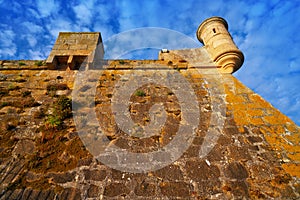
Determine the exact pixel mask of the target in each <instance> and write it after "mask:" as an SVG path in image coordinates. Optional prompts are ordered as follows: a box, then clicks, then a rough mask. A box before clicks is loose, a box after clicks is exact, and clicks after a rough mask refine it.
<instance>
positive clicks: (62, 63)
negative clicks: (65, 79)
mask: <svg viewBox="0 0 300 200" xmlns="http://www.w3.org/2000/svg"><path fill="white" fill-rule="evenodd" d="M68 58H69V56H55V61H56V69H62V70H65V69H66V68H67V67H68Z"/></svg>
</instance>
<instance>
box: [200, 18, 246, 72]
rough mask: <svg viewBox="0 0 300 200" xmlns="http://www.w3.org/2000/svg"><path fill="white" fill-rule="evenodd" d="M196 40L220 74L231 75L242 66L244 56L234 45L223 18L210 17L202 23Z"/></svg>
mask: <svg viewBox="0 0 300 200" xmlns="http://www.w3.org/2000/svg"><path fill="white" fill-rule="evenodd" d="M197 38H198V39H199V41H200V42H202V43H203V44H204V46H205V47H206V49H207V51H208V53H209V55H210V57H211V58H212V60H213V61H214V62H215V63H216V64H217V65H218V66H220V67H221V68H220V69H221V72H222V73H233V72H235V71H236V70H238V69H239V68H240V67H241V66H242V64H243V62H244V55H243V53H242V52H241V51H240V50H239V49H238V48H237V46H236V45H235V44H234V42H233V40H232V37H231V35H230V33H229V32H228V24H227V22H226V21H225V20H224V19H223V18H221V17H211V18H208V19H206V20H205V21H203V22H202V23H201V24H200V26H199V27H198V30H197Z"/></svg>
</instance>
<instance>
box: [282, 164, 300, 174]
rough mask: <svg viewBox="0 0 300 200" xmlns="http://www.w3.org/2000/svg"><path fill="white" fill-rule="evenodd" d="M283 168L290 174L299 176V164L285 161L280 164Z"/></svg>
mask: <svg viewBox="0 0 300 200" xmlns="http://www.w3.org/2000/svg"><path fill="white" fill-rule="evenodd" d="M282 167H283V169H284V170H285V171H286V172H287V173H289V174H291V175H292V176H297V177H300V164H295V163H285V164H282Z"/></svg>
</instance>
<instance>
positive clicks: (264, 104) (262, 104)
mask: <svg viewBox="0 0 300 200" xmlns="http://www.w3.org/2000/svg"><path fill="white" fill-rule="evenodd" d="M249 97H250V100H251V101H252V102H253V103H255V104H256V105H259V106H260V107H261V108H269V107H272V106H271V104H270V103H268V102H266V101H265V100H264V99H263V98H261V97H260V96H259V95H257V94H252V95H249Z"/></svg>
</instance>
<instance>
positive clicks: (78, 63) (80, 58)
mask: <svg viewBox="0 0 300 200" xmlns="http://www.w3.org/2000/svg"><path fill="white" fill-rule="evenodd" d="M86 59H87V56H73V63H74V65H73V67H72V69H79V68H80V67H81V65H82V63H83V62H85V61H86ZM86 62H87V61H86Z"/></svg>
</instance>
